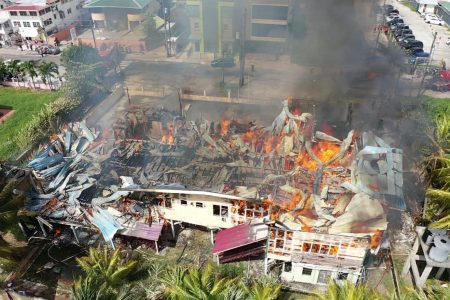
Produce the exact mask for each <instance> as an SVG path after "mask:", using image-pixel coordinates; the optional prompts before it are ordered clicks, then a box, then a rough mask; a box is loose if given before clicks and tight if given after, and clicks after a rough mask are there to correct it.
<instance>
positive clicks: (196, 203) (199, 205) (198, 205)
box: [195, 202, 205, 208]
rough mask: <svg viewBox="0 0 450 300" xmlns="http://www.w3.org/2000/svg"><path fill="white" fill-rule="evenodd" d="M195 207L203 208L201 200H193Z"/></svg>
mask: <svg viewBox="0 0 450 300" xmlns="http://www.w3.org/2000/svg"><path fill="white" fill-rule="evenodd" d="M195 207H199V208H203V207H205V205H204V204H203V202H195Z"/></svg>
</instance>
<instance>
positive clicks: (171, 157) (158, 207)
mask: <svg viewBox="0 0 450 300" xmlns="http://www.w3.org/2000/svg"><path fill="white" fill-rule="evenodd" d="M316 125H317V124H316V120H315V119H314V117H313V115H312V114H309V113H300V112H299V111H295V113H293V112H292V111H291V103H290V101H289V100H285V101H284V102H283V108H282V111H281V113H280V114H279V115H278V116H277V117H276V118H275V120H274V121H273V123H272V126H270V127H262V126H257V125H256V124H255V122H244V121H240V120H238V119H234V118H229V117H227V116H224V117H223V118H222V119H221V120H220V121H217V122H211V121H208V120H205V119H203V120H196V121H192V120H186V119H185V118H184V117H181V116H180V115H178V114H177V113H174V112H170V111H167V110H165V109H163V108H158V107H157V108H145V109H144V108H136V109H130V111H129V112H128V113H127V114H125V116H124V117H123V118H121V119H119V120H117V122H116V123H115V124H114V125H113V126H112V131H113V136H112V135H111V133H110V132H109V131H108V130H101V129H100V128H93V127H89V126H87V124H86V123H85V122H84V121H82V122H79V123H73V124H68V125H67V126H65V127H64V128H63V130H62V132H61V133H60V134H58V135H54V136H52V137H51V141H50V142H49V143H48V144H47V145H45V146H43V147H42V148H41V149H40V150H39V151H38V153H37V154H36V155H35V156H34V157H33V159H32V160H31V161H30V162H29V163H28V167H29V168H30V169H31V170H32V174H33V175H34V179H33V180H34V181H35V182H34V183H33V186H34V187H35V188H34V189H33V191H22V193H24V194H25V195H26V196H27V201H26V209H27V211H29V213H30V214H34V215H35V216H37V219H38V222H39V223H40V224H41V228H42V230H43V231H44V232H45V228H46V227H49V228H52V227H53V225H54V224H58V225H65V226H70V227H71V228H72V229H73V233H74V235H75V239H76V240H77V241H78V238H77V228H91V229H95V230H99V231H100V232H101V234H102V236H103V238H104V240H105V241H106V242H107V243H110V244H111V246H113V247H114V241H115V238H116V237H118V236H122V237H132V238H137V239H139V240H140V241H151V242H153V243H154V247H155V249H156V251H158V249H159V247H160V246H161V245H158V241H160V237H161V234H162V232H164V228H165V227H166V226H167V228H169V226H170V229H171V232H172V235H173V237H175V236H176V226H177V225H179V224H182V223H185V224H190V225H196V226H202V227H204V228H207V229H209V230H211V233H212V234H213V232H214V231H218V230H219V231H218V232H217V234H216V236H215V245H214V248H213V253H214V256H215V259H216V260H218V262H220V263H225V262H231V261H237V260H241V259H247V258H250V257H260V256H261V255H264V257H265V271H266V272H268V270H269V268H270V267H271V266H272V265H274V264H278V265H279V264H281V265H282V269H281V274H280V275H281V278H282V279H283V280H284V281H286V282H297V283H306V284H319V285H320V284H326V281H327V280H328V278H329V277H330V276H331V277H333V278H336V279H340V280H343V279H348V280H351V281H352V282H357V281H358V280H359V279H360V278H361V275H362V274H363V273H364V260H365V258H366V255H367V253H368V252H369V251H372V252H374V251H377V249H379V247H380V240H381V239H382V238H383V232H384V230H386V228H387V220H386V211H387V210H388V209H389V208H393V209H400V210H404V209H405V208H406V205H405V202H404V200H403V192H402V185H403V182H402V180H403V179H402V178H403V177H402V151H401V150H399V149H395V148H391V147H390V146H389V145H387V144H386V143H385V142H384V141H383V140H382V139H381V138H379V137H377V136H375V135H374V134H372V133H371V132H364V133H361V134H358V133H356V132H355V131H354V130H351V131H350V132H349V133H348V134H347V135H346V136H345V137H344V138H343V139H338V138H335V137H333V136H332V135H331V134H328V133H325V132H321V131H318V130H316ZM18 192H19V191H18Z"/></svg>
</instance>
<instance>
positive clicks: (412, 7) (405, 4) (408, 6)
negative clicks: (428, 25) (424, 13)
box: [402, 1, 419, 13]
mask: <svg viewBox="0 0 450 300" xmlns="http://www.w3.org/2000/svg"><path fill="white" fill-rule="evenodd" d="M402 4H403V5H404V6H406V7H407V8H409V9H410V10H411V11H413V12H416V13H419V12H418V11H417V8H415V7H414V6H413V5H412V4H411V3H409V2H408V1H403V2H402Z"/></svg>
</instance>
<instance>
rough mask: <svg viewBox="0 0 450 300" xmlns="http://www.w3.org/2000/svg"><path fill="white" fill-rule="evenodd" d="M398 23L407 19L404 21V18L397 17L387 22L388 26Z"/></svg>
mask: <svg viewBox="0 0 450 300" xmlns="http://www.w3.org/2000/svg"><path fill="white" fill-rule="evenodd" d="M397 23H405V21H403V19H402V18H395V19H393V20H391V21H389V22H387V23H386V24H387V25H388V26H392V25H394V24H397Z"/></svg>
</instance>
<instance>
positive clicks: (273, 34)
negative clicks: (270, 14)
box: [252, 24, 287, 38]
mask: <svg viewBox="0 0 450 300" xmlns="http://www.w3.org/2000/svg"><path fill="white" fill-rule="evenodd" d="M252 35H253V36H257V37H269V38H286V36H287V26H286V25H272V24H252Z"/></svg>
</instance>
